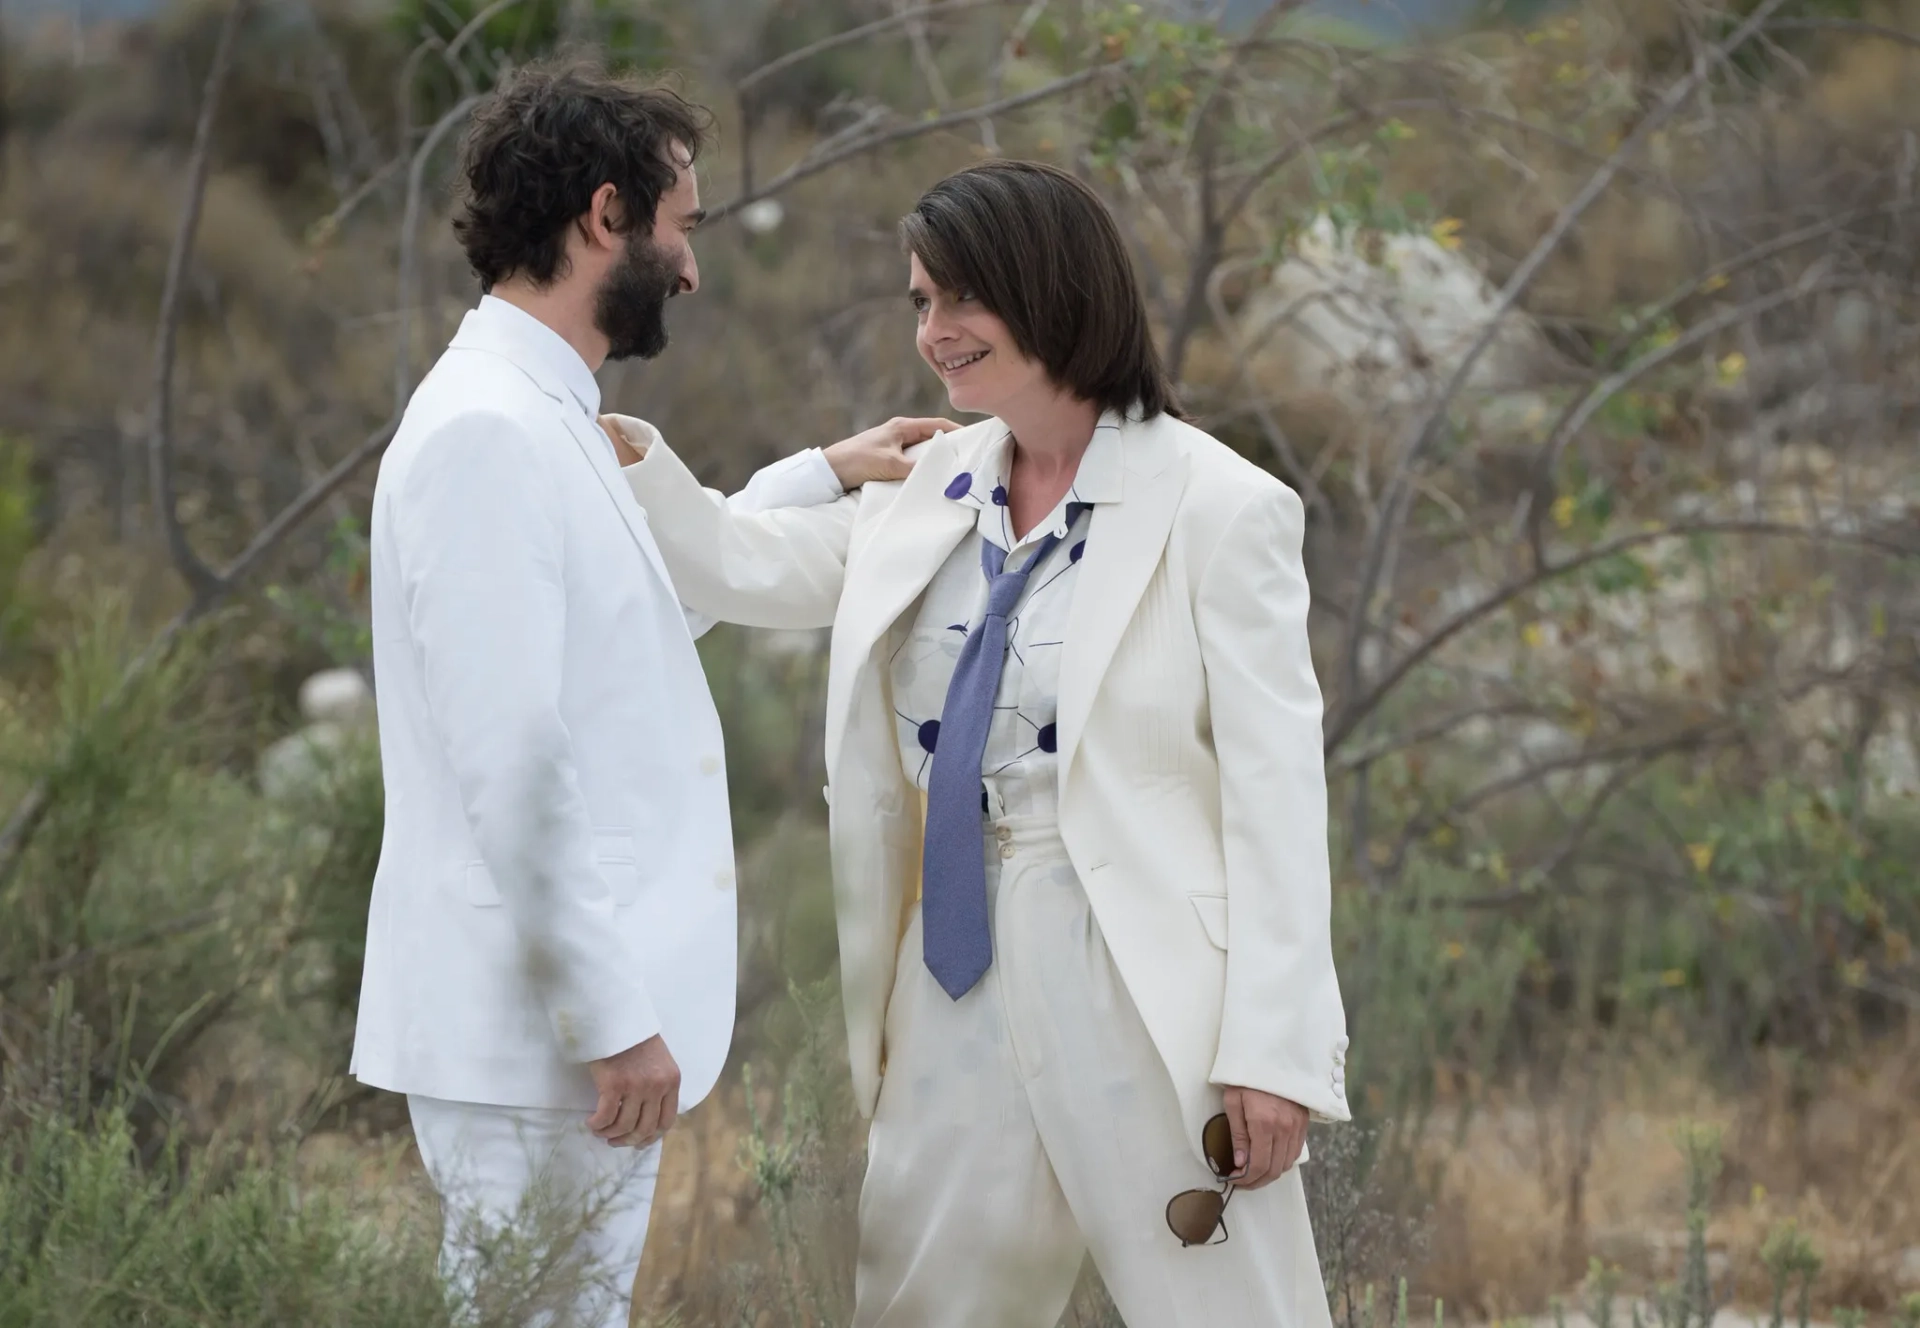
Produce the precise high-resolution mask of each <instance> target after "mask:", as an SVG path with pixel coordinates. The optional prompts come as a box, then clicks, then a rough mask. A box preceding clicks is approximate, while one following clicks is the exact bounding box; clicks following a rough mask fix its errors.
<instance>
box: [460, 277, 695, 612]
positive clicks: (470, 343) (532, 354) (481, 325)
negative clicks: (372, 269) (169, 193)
mask: <svg viewBox="0 0 1920 1328" xmlns="http://www.w3.org/2000/svg"><path fill="white" fill-rule="evenodd" d="M536 340H537V338H536ZM451 349H454V350H472V351H481V352H483V353H485V354H488V355H494V356H498V357H499V358H500V359H501V360H504V361H505V362H506V363H508V364H510V365H512V366H513V367H514V368H515V369H518V370H519V371H520V372H521V373H523V374H525V375H526V376H527V377H528V378H530V379H532V380H533V385H534V386H535V387H537V388H539V389H540V390H541V392H543V393H545V394H546V395H547V396H548V397H549V398H551V399H552V401H553V405H554V409H555V410H556V411H557V412H559V415H560V422H561V424H562V425H563V426H565V428H566V431H567V433H568V435H569V436H570V437H571V438H572V439H573V442H574V445H575V446H576V447H578V448H579V449H580V451H581V454H582V455H583V456H584V457H585V458H586V461H587V465H589V466H590V467H592V468H593V473H594V476H595V478H597V479H598V480H599V481H600V487H601V488H603V489H605V490H606V491H607V498H608V499H609V500H610V501H611V502H612V503H613V505H614V507H615V508H616V509H617V510H618V511H619V513H620V519H621V520H622V521H625V522H626V523H627V531H628V533H629V534H631V535H632V536H633V542H634V543H635V544H638V545H639V546H640V552H641V553H642V554H644V555H645V556H646V559H647V561H648V562H649V563H650V564H652V566H653V570H654V571H655V573H657V574H658V575H659V577H660V584H661V585H663V586H665V587H666V589H667V593H668V594H669V595H672V596H673V597H674V599H675V600H678V599H679V598H680V596H679V594H678V592H676V591H675V590H674V588H673V577H672V576H671V575H670V574H669V573H668V571H667V564H666V562H665V561H664V560H663V559H662V558H661V557H660V547H659V546H658V545H657V544H655V543H654V541H653V532H652V531H650V530H648V529H647V517H646V513H644V512H642V511H641V510H640V504H639V503H637V502H635V501H634V499H633V492H632V491H631V490H630V489H628V488H627V486H626V484H625V482H624V481H622V480H621V478H620V471H619V466H618V464H617V463H616V461H615V459H614V455H613V445H612V444H611V443H610V442H608V441H607V438H606V435H605V434H603V433H601V431H600V426H599V425H598V424H596V423H595V422H594V421H593V419H592V418H591V417H590V416H589V415H588V414H587V410H586V407H584V406H583V405H581V404H580V401H579V399H578V398H577V397H576V396H575V395H574V392H573V391H572V389H570V388H569V387H568V386H567V384H566V383H565V382H564V381H563V380H562V378H561V376H560V375H559V374H558V373H556V372H555V370H554V368H553V366H552V364H551V363H550V361H549V359H548V358H547V357H545V356H543V355H542V353H541V352H540V350H539V348H538V346H537V344H535V342H530V341H528V340H527V335H526V331H525V329H522V328H517V327H515V326H514V324H513V323H511V322H503V321H501V317H500V316H498V315H497V313H496V314H495V315H493V316H490V315H489V313H488V311H487V309H486V308H485V307H484V305H483V307H482V308H480V309H476V310H473V311H471V312H470V313H468V314H467V316H466V318H465V319H463V320H462V321H461V324H460V330H459V331H458V332H457V333H455V335H454V338H453V342H452V346H451Z"/></svg>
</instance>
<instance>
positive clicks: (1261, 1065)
mask: <svg viewBox="0 0 1920 1328" xmlns="http://www.w3.org/2000/svg"><path fill="white" fill-rule="evenodd" d="M901 233H902V237H903V239H904V241H905V246H906V249H907V251H908V254H909V260H910V261H909V268H910V289H909V292H908V293H909V297H910V299H911V301H912V303H913V307H914V309H915V312H916V318H917V323H918V337H917V340H918V345H919V349H920V353H921V355H922V357H923V358H924V359H925V360H926V361H927V363H928V365H929V366H930V367H932V369H933V370H934V372H935V373H937V374H938V375H939V376H940V378H941V379H942V381H943V382H944V383H945V384H946V387H947V391H948V395H949V397H950V399H951V401H952V404H953V407H954V409H955V411H964V412H971V413H976V414H983V415H988V416H990V417H991V418H988V419H986V420H984V421H982V422H980V423H978V424H975V425H972V426H970V427H967V428H964V429H960V430H958V431H957V432H953V433H948V434H942V435H938V436H936V437H935V438H934V439H933V441H932V442H930V443H928V444H927V445H926V446H925V447H924V448H923V449H921V451H920V454H919V456H918V460H917V465H916V466H915V468H914V470H913V472H912V474H911V475H909V476H908V477H907V478H906V479H905V480H904V482H899V483H887V484H869V485H867V486H866V487H865V488H864V489H863V490H861V491H860V492H859V493H858V494H855V495H849V496H847V497H845V498H843V499H841V500H840V501H839V502H838V503H835V504H831V505H828V506H825V507H818V508H812V509H789V510H783V511H776V512H769V513H761V514H746V513H738V512H730V511H729V510H728V509H727V508H726V507H725V505H724V503H723V501H722V500H721V499H720V497H719V495H717V494H714V493H712V492H710V491H704V490H702V489H701V488H700V486H699V485H698V483H697V482H696V481H695V480H694V478H693V477H692V475H691V474H690V473H689V472H688V470H687V469H686V467H685V466H684V465H683V464H682V463H681V462H680V461H679V459H678V458H677V457H676V456H674V454H673V453H672V452H671V451H670V450H669V449H668V448H667V447H666V445H665V444H664V443H662V442H661V441H659V439H658V435H657V434H654V433H653V432H652V430H651V429H649V428H648V426H646V425H644V424H642V423H640V422H639V421H634V420H618V421H615V422H613V427H614V428H615V429H616V430H618V431H619V432H621V433H623V434H624V438H625V441H626V442H627V443H628V444H629V445H630V448H631V452H630V455H644V459H643V460H639V461H638V462H636V463H635V464H632V465H630V466H629V468H628V470H627V475H628V479H629V482H630V484H631V485H632V488H633V491H634V494H635V495H636V497H637V498H638V499H639V500H640V502H641V504H642V505H643V506H644V507H645V508H646V510H647V513H648V519H649V523H650V525H651V527H652V530H653V532H654V535H655V537H656V538H657V540H658V541H659V544H660V548H661V552H662V553H663V554H664V555H665V558H666V561H667V563H668V565H669V567H670V568H671V570H672V573H673V576H674V580H675V582H676V584H677V586H678V588H679V591H680V593H681V596H682V598H683V599H684V600H685V601H686V603H687V604H688V605H689V606H691V607H692V608H694V609H697V610H699V611H700V612H703V613H706V614H711V615H713V616H716V617H719V618H722V619H727V620H730V621H735V622H742V623H747V624H751V625H757V626H766V627H808V626H818V625H823V624H827V623H831V624H832V626H833V637H832V657H831V663H830V669H829V683H828V701H827V731H826V753H827V770H828V776H829V780H830V783H829V785H828V788H827V791H826V792H827V800H828V802H829V803H830V804H831V820H832V844H833V867H834V880H835V891H836V899H837V906H838V914H839V932H840V961H841V975H842V982H843V987H844V995H845V1004H846V1016H847V1038H848V1047H849V1052H850V1055H851V1059H852V1064H853V1076H854V1085H855V1090H856V1096H857V1098H858V1101H859V1104H860V1106H861V1108H862V1110H863V1111H866V1112H868V1113H870V1114H871V1115H872V1116H873V1126H872V1133H871V1136H870V1140H869V1158H868V1170H867V1177H866V1183H865V1187H864V1189H863V1191H862V1195H861V1203H860V1257H859V1268H858V1274H857V1278H856V1299H857V1308H856V1311H855V1318H854V1322H855V1323H856V1324H857V1325H861V1326H862V1328H867V1326H872V1328H879V1326H880V1325H900V1326H901V1328H909V1326H910V1328H938V1326H942V1325H952V1326H953V1328H987V1326H989V1325H991V1326H993V1328H1009V1326H1018V1325H1033V1328H1047V1326H1049V1325H1052V1324H1053V1323H1054V1322H1055V1321H1056V1319H1057V1317H1058V1316H1059V1314H1060V1312H1061V1310H1062V1309H1063V1308H1064V1306H1065V1304H1066V1302H1067V1299H1068V1297H1069V1296H1070V1294H1071V1291H1072V1288H1073V1283H1074V1280H1075V1276H1076V1274H1077V1272H1078V1269H1079V1265H1080V1262H1081V1259H1082V1257H1083V1255H1084V1253H1086V1252H1088V1251H1089V1250H1090V1251H1091V1253H1092V1255H1093V1258H1094V1260H1095V1262H1096V1264H1097V1265H1098V1267H1099V1269H1100V1272H1101V1275H1102V1277H1103V1278H1104V1280H1105V1282H1106V1284H1107V1287H1108V1289H1109V1290H1110V1292H1111V1293H1112V1295H1113V1297H1114V1300H1115V1302H1116V1304H1117V1306H1118V1307H1119V1309H1120V1311H1121V1313H1122V1315H1123V1316H1124V1317H1125V1318H1126V1320H1127V1322H1129V1323H1131V1324H1133V1325H1135V1326H1136V1328H1155V1326H1156V1325H1166V1324H1180V1325H1188V1324H1191V1325H1201V1324H1205V1325H1209V1328H1221V1326H1222V1325H1249V1326H1250V1328H1251V1326H1252V1325H1262V1326H1263V1328H1264V1326H1268V1325H1276V1324H1280V1325H1324V1324H1326V1323H1327V1322H1328V1318H1327V1309H1326V1304H1325V1300H1324V1297H1323V1292H1322V1288H1321V1284H1320V1276H1319V1270H1318V1266H1317V1264H1316V1261H1315V1258H1314V1252H1313V1241H1312V1235H1311V1233H1310V1231H1309V1229H1308V1225H1307V1213H1306V1203H1305V1199H1304V1195H1303V1193H1302V1189H1301V1184H1300V1177H1299V1171H1298V1169H1297V1168H1296V1167H1295V1166H1294V1163H1295V1161H1296V1160H1297V1159H1298V1158H1299V1157H1300V1156H1301V1155H1302V1145H1303V1142H1304V1139H1305V1134H1306V1125H1307V1120H1308V1116H1309V1114H1310V1113H1311V1114H1314V1115H1317V1116H1319V1117H1321V1118H1323V1119H1333V1120H1344V1119H1346V1118H1347V1115H1348V1112H1347V1105H1346V1095H1345V1088H1344V1075H1345V1071H1344V1059H1345V1051H1346V1037H1345V1033H1344V1029H1345V1016H1344V1014H1343V1012H1342V1008H1341V1003H1340V993H1339V988H1338V985H1337V982H1336V979H1335V975H1334V969H1333V956H1332V947H1331V943H1330V940H1329V931H1328V912H1329V886H1328V865H1327V847H1326V789H1325V782H1324V773H1323V765H1322V760H1321V736H1320V713H1321V704H1320V693H1319V689H1318V687H1317V685H1316V683H1315V679H1314V673H1313V666H1312V661H1311V659H1310V657H1309V654H1308V647H1307V631H1306V617H1307V601H1308V593H1307V583H1306V579H1305V576H1304V573H1303V571H1302V567H1301V561H1300V546H1301V535H1302V523H1303V516H1302V510H1301V505H1300V502H1299V500H1298V499H1297V498H1296V497H1295V496H1294V494H1293V493H1292V492H1291V491H1290V490H1288V489H1287V488H1286V487H1285V486H1283V485H1282V484H1280V483H1279V482H1278V481H1277V480H1275V479H1273V478H1272V477H1271V476H1269V475H1267V474H1266V473H1264V472H1263V471H1261V470H1259V469H1258V468H1256V467H1255V466H1253V465H1252V464H1251V463H1249V462H1247V461H1245V460H1243V459H1241V458H1240V457H1238V456H1237V455H1235V454H1234V453H1233V452H1231V451H1229V450H1228V449H1227V448H1226V447H1225V446H1223V445H1222V444H1220V443H1219V442H1217V441H1216V440H1214V439H1213V438H1211V437H1208V436H1207V435H1206V434H1204V433H1201V432H1200V431H1199V430H1197V429H1195V428H1193V427H1191V426H1189V425H1188V424H1186V423H1184V422H1182V420H1181V419H1180V418H1179V417H1178V415H1177V413H1176V407H1175V402H1174V398H1173V392H1172V389H1171V386H1170V384H1169V381H1168V379H1167V376H1166V374H1165V372H1164V370H1163V368H1162V366H1161V363H1160V360H1159V357H1158V355H1157V353H1156V352H1155V350H1154V347H1153V343H1152V340H1151V337H1150V335H1149V332H1148V327H1147V320H1146V314H1145V309H1144V306H1143V304H1142V301H1141V298H1140V294H1139V290H1138V286H1137V284H1136V282H1135V279H1134V275H1133V272H1132V268H1131V265H1130V263H1129V260H1128V257H1127V253H1126V249H1125V247H1124V245H1123V243H1122V241H1121V238H1120V235H1119V231H1118V229H1117V228H1116V226H1115V224H1114V222H1113V219H1112V217H1111V216H1110V215H1109V214H1108V212H1107V211H1106V208H1105V206H1104V205H1103V204H1102V203H1101V202H1100V200H1099V198H1098V197H1097V196H1096V195H1095V194H1094V193H1093V192H1092V191H1091V190H1090V189H1088V188H1087V187H1086V186H1085V185H1083V184H1081V183H1080V182H1078V181H1076V180H1075V179H1073V178H1072V177H1071V176H1069V175H1067V174H1065V173H1063V172H1060V171H1057V170H1054V169H1052V168H1050V167H1046V166H1040V165H1034V164H1029V163H1021V162H993V163H988V164H984V165H981V166H976V167H973V168H971V169H968V170H965V171H962V172H960V173H959V174H957V175H954V176H952V177H951V178H949V179H947V180H945V181H942V182H941V183H940V184H938V185H936V186H935V187H934V188H933V189H931V190H930V191H928V193H927V194H926V196H925V197H923V198H922V199H921V200H920V202H919V204H918V206H917V207H916V208H915V209H914V211H913V212H912V213H911V214H909V215H908V216H907V218H906V219H905V220H904V221H903V222H902V224H901ZM643 449H644V451H643ZM1221 1116H1224V1117H1225V1120H1224V1121H1223V1122H1219V1123H1214V1122H1216V1118H1217V1117H1221ZM1229 1152H1230V1154H1231V1156H1230V1157H1229V1156H1226V1154H1227V1153H1229ZM1215 1171H1219V1172H1221V1173H1222V1179H1225V1180H1227V1183H1226V1184H1225V1185H1224V1186H1223V1185H1221V1184H1220V1183H1217V1182H1216V1180H1215V1176H1214V1174H1213V1172H1215ZM1226 1173H1231V1177H1230V1178H1228V1177H1227V1175H1226ZM1236 1191H1237V1192H1238V1197H1236V1198H1235V1199H1234V1201H1233V1203H1232V1204H1231V1206H1230V1207H1228V1208H1226V1209H1225V1212H1224V1214H1222V1213H1221V1211H1220V1210H1221V1207H1222V1205H1223V1202H1224V1198H1225V1196H1226V1195H1228V1194H1234V1193H1235V1192H1236ZM1176 1196H1178V1197H1176Z"/></svg>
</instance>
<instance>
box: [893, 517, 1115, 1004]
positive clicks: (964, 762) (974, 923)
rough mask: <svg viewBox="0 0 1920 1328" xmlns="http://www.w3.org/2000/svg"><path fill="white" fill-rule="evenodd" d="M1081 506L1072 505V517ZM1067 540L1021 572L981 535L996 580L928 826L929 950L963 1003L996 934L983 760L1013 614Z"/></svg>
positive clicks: (960, 671)
mask: <svg viewBox="0 0 1920 1328" xmlns="http://www.w3.org/2000/svg"><path fill="white" fill-rule="evenodd" d="M1079 506H1080V504H1077V503H1076V504H1074V505H1073V507H1072V508H1070V509H1069V511H1068V516H1067V524H1068V525H1069V527H1071V525H1072V524H1073V520H1074V518H1075V517H1076V516H1077V515H1078V508H1079ZM1059 542H1060V537H1059V536H1058V535H1049V536H1047V537H1046V538H1045V539H1043V540H1041V541H1040V544H1039V546H1038V547H1037V548H1036V549H1035V550H1034V553H1033V557H1031V558H1029V559H1027V562H1026V566H1024V567H1022V568H1020V569H1019V570H1018V571H1013V572H1009V571H1006V570H1005V568H1006V565H1007V551H1006V550H1005V549H1002V548H1001V547H1000V546H999V545H997V544H995V543H994V542H993V541H992V540H989V539H984V538H983V539H982V540H981V541H980V570H981V571H982V572H984V573H985V574H986V578H987V616H986V618H985V619H984V620H982V622H981V623H980V625H979V627H977V628H975V629H974V631H973V633H972V634H971V635H970V636H968V637H967V641H966V644H965V645H963V646H962V647H961V648H960V658H959V660H958V662H956V663H955V664H954V667H953V679H952V681H951V682H949V683H948V684H947V700H946V704H945V705H944V706H943V707H942V708H941V711H940V732H939V735H938V736H937V737H936V738H935V740H934V749H933V769H932V771H931V773H930V774H929V775H928V777H927V833H926V839H925V841H924V847H923V851H922V855H921V859H920V925H921V953H922V954H923V955H924V956H925V957H926V962H927V968H928V970H929V971H930V972H931V973H932V974H933V976H934V978H935V980H936V981H938V982H939V983H940V985H941V987H943V988H944V989H945V990H946V993H947V995H949V996H951V997H952V998H953V999H954V1000H956V1001H957V1000H959V999H960V998H961V997H962V996H964V995H966V994H967V993H968V992H969V991H971V990H973V985H974V984H975V983H976V982H978V981H980V978H981V976H982V975H983V974H985V973H986V971H987V968H988V967H989V966H990V965H991V964H992V963H993V931H992V927H991V926H990V925H989V923H988V921H987V857H986V848H985V845H984V843H983V840H984V838H985V833H984V831H983V829H982V827H981V824H980V822H981V817H982V816H983V815H984V814H985V812H984V807H983V805H982V804H983V802H984V799H985V793H984V785H983V784H982V783H981V780H980V761H981V758H982V757H983V756H984V755H985V754H986V750H987V730H988V728H989V727H990V726H991V725H992V723H993V702H994V699H995V697H996V696H998V694H999V692H1000V669H1001V666H1002V665H1004V664H1005V663H1006V656H1007V619H1008V618H1009V617H1010V616H1011V615H1012V613H1013V610H1014V607H1015V606H1016V605H1018V604H1019V603H1020V595H1021V592H1022V591H1024V590H1025V589H1026V588H1027V577H1028V575H1029V574H1031V573H1032V571H1033V569H1034V568H1036V567H1038V566H1039V565H1040V564H1041V563H1042V562H1043V561H1045V559H1046V556H1047V555H1048V554H1049V553H1052V552H1053V549H1054V546H1055V545H1056V544H1058V543H1059Z"/></svg>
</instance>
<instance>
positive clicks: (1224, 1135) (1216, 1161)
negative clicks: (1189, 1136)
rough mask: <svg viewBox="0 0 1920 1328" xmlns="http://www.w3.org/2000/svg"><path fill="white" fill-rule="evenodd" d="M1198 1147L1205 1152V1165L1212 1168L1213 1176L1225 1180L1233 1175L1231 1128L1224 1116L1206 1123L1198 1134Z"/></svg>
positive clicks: (1216, 1117)
mask: <svg viewBox="0 0 1920 1328" xmlns="http://www.w3.org/2000/svg"><path fill="white" fill-rule="evenodd" d="M1200 1147H1201V1148H1202V1149H1203V1150H1205V1152H1206V1154H1207V1165H1208V1166H1210V1167H1212V1168H1213V1174H1214V1175H1216V1176H1218V1177H1220V1179H1222V1180H1225V1179H1226V1178H1227V1177H1228V1176H1231V1175H1232V1174H1233V1172H1234V1165H1233V1127H1232V1126H1231V1125H1229V1124H1228V1123H1227V1118H1226V1116H1225V1115H1224V1114H1222V1115H1219V1116H1215V1117H1214V1118H1213V1119H1212V1120H1210V1121H1208V1122H1207V1127H1206V1129H1204V1130H1202V1131H1201V1132H1200Z"/></svg>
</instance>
